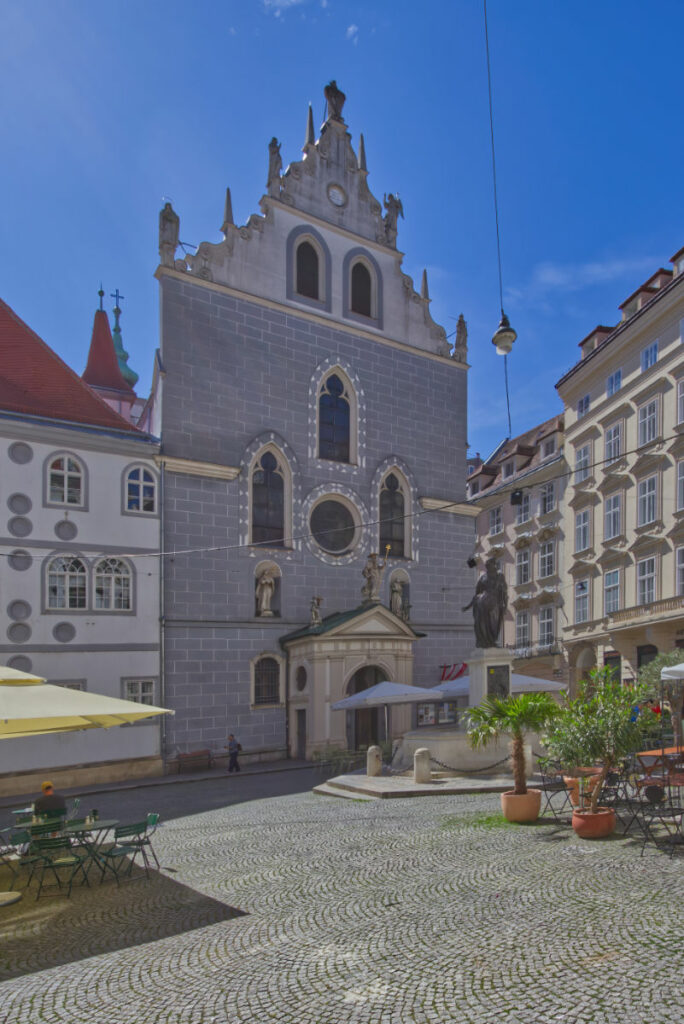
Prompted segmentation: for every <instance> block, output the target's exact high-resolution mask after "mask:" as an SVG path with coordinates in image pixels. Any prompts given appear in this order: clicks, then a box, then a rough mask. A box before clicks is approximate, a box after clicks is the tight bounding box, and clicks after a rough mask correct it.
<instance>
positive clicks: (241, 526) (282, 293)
mask: <svg viewBox="0 0 684 1024" xmlns="http://www.w3.org/2000/svg"><path fill="white" fill-rule="evenodd" d="M326 131H327V133H328V135H330V134H333V136H334V140H335V141H336V142H337V143H338V149H339V152H340V154H341V156H340V159H341V160H343V161H345V174H347V178H348V177H349V174H348V171H349V154H350V153H351V154H352V155H353V151H352V150H351V145H350V143H349V136H348V134H347V133H346V132H345V131H344V126H343V125H342V127H340V125H339V124H337V123H333V122H330V121H329V122H326V125H325V126H324V127H323V129H322V139H324V140H325V138H326ZM327 141H328V143H329V142H330V139H328V140H327ZM320 143H321V140H319V141H318V142H317V143H316V144H315V146H319V145H320ZM315 146H314V145H312V144H310V145H308V146H307V147H306V148H305V154H306V155H305V160H304V161H302V162H301V164H294V165H291V167H290V168H288V170H287V171H286V173H285V175H284V176H283V182H284V183H285V184H283V185H282V194H281V198H278V197H277V196H276V197H275V198H274V197H273V186H271V196H270V197H264V198H263V199H262V203H261V206H262V210H264V211H265V212H264V218H263V220H261V219H259V218H254V217H253V218H250V222H249V225H248V226H247V227H245V228H240V229H235V228H233V227H232V226H231V225H227V230H228V234H227V235H226V240H225V242H224V243H221V244H219V245H216V246H213V245H208V244H206V243H202V245H201V246H200V248H199V250H198V255H197V256H196V257H194V258H193V259H188V260H186V261H185V262H184V263H182V262H181V261H176V265H175V266H174V267H160V268H159V271H158V278H159V281H160V296H161V332H162V348H161V359H162V363H163V367H164V375H163V386H162V389H161V403H162V404H161V409H162V452H163V455H162V460H163V462H164V468H163V473H164V480H163V496H164V519H163V521H164V545H163V546H164V550H165V551H167V552H175V554H173V555H169V556H168V557H167V558H166V559H165V564H164V617H165V679H166V691H165V692H166V702H167V706H168V707H171V708H174V710H175V711H176V715H175V718H174V719H173V721H171V722H169V723H168V736H167V739H168V748H167V755H172V754H173V753H174V751H175V750H190V749H196V748H198V747H211V748H214V749H216V750H220V748H221V747H222V746H223V744H224V743H225V742H226V736H227V734H228V732H234V733H235V734H236V735H237V737H238V739H239V740H240V742H241V743H242V745H243V748H244V751H245V753H250V752H251V753H258V754H259V755H260V756H264V757H268V756H276V755H277V754H278V753H282V752H283V751H284V750H285V748H286V744H287V735H286V734H287V728H288V726H287V721H288V719H287V709H286V707H285V705H286V704H287V702H288V700H289V697H290V694H291V693H292V690H293V679H292V671H291V670H292V669H293V668H294V666H289V668H290V678H287V672H288V666H287V664H286V659H285V655H284V652H283V650H282V648H281V646H280V643H279V641H280V638H281V637H282V636H283V635H285V634H287V633H289V632H291V631H292V630H295V629H297V628H298V627H301V626H304V625H306V624H307V623H308V621H309V614H310V605H311V599H312V596H313V595H315V594H316V595H321V596H322V598H323V605H322V608H321V614H322V615H323V616H326V615H330V614H331V613H333V612H342V611H346V610H348V609H352V608H354V607H356V606H357V605H359V604H360V603H361V586H362V584H363V578H362V575H361V569H362V568H363V565H364V563H365V560H366V557H367V555H368V552H369V551H371V550H379V533H378V529H379V528H378V525H377V521H378V519H379V514H378V500H379V490H380V486H381V482H382V479H383V475H384V474H385V473H386V471H388V470H389V469H391V468H392V467H397V469H398V471H399V472H400V473H401V476H402V478H403V481H404V483H405V485H406V488H407V492H408V493H407V501H406V503H405V511H406V513H407V514H408V515H409V516H410V520H409V521H410V524H411V525H410V528H409V529H408V532H407V548H409V549H410V551H409V553H410V557H407V558H390V559H389V561H388V566H387V571H386V573H385V578H384V580H383V584H382V591H381V600H382V603H383V604H385V605H386V606H388V605H389V585H390V579H391V576H392V572H393V571H396V570H397V569H399V568H401V569H403V570H405V572H406V573H407V574H408V578H409V580H410V603H411V613H410V617H411V626H412V628H413V629H415V630H416V631H417V632H423V633H425V634H427V635H426V636H425V637H424V638H422V639H420V640H418V641H416V642H415V645H414V664H413V681H415V682H416V683H417V684H424V685H430V684H433V683H435V682H436V681H437V680H438V679H439V666H440V665H442V664H445V663H449V664H450V663H453V662H456V661H458V660H465V659H466V658H467V652H468V651H469V650H470V648H471V647H472V627H471V623H470V617H469V616H468V615H463V614H462V612H461V607H462V605H464V604H465V603H466V602H467V600H468V597H469V594H470V590H471V589H472V573H471V572H470V570H468V569H467V568H466V566H465V563H466V559H467V558H468V556H469V555H470V554H471V553H472V551H473V545H474V538H475V530H474V520H473V518H472V514H470V515H469V514H468V512H469V510H468V509H467V508H466V507H465V506H463V505H462V504H461V503H463V502H464V500H465V486H464V483H463V481H464V480H465V478H466V472H465V458H466V415H467V392H466V387H467V380H466V376H467V366H466V365H465V363H463V362H462V361H460V360H459V359H458V358H453V357H451V354H450V350H449V345H448V343H447V342H446V335H445V332H444V331H443V329H442V328H440V327H438V325H436V324H434V323H433V321H432V320H431V318H430V317H429V310H428V303H429V300H428V299H425V298H421V297H420V296H419V295H418V294H417V293H416V292H415V291H414V289H413V286H412V282H411V281H410V278H408V277H406V275H404V274H403V273H402V272H401V269H400V260H401V254H400V253H397V252H396V250H395V249H394V248H393V246H392V245H390V244H389V243H387V242H386V241H375V242H373V243H370V242H369V241H368V239H369V237H370V238H374V237H377V238H380V234H381V233H380V231H379V229H377V225H376V227H373V225H371V226H368V225H367V226H366V228H365V229H364V230H363V231H361V230H359V228H358V223H359V218H361V216H362V213H360V212H359V211H358V210H356V212H355V213H354V218H355V220H354V219H352V220H350V221H349V223H351V224H354V225H355V231H350V230H348V229H347V227H346V224H344V223H340V219H339V218H340V213H339V211H338V210H336V209H335V208H334V207H333V206H331V207H330V214H329V218H330V221H331V223H330V225H329V226H327V227H326V224H324V223H322V220H323V216H322V213H321V210H324V207H323V206H322V205H321V204H322V200H321V199H320V194H319V198H318V199H317V200H316V203H317V205H316V208H315V215H313V214H311V209H312V206H313V200H310V198H309V197H310V194H313V193H315V184H316V181H317V180H318V179H319V178H320V189H319V193H321V192H322V194H323V195H324V196H325V189H326V188H328V190H329V188H330V186H329V181H328V179H329V178H331V180H338V179H340V180H341V179H342V177H343V175H342V172H341V171H340V170H339V168H338V173H337V174H336V173H335V168H334V166H332V167H331V162H332V157H331V156H328V158H327V163H326V164H325V170H326V174H327V177H326V176H325V175H323V173H322V170H321V167H322V161H321V160H319V161H318V163H316V162H315V161H316V157H317V154H316V151H315ZM307 159H310V160H311V161H313V162H314V167H313V170H311V169H310V168H309V169H307V166H306V161H307ZM354 159H356V158H355V157H354ZM301 166H304V172H302V174H304V175H308V176H309V178H311V179H313V180H308V179H307V182H306V188H307V191H306V193H298V192H297V189H296V180H297V179H296V170H297V168H298V167H301ZM365 174H366V172H365V170H363V171H359V170H358V169H357V178H358V181H357V182H356V186H355V185H354V183H353V182H352V183H350V182H349V181H348V180H347V178H345V182H346V192H347V194H348V205H349V207H350V208H352V207H353V205H354V204H353V201H352V200H353V198H354V195H355V191H354V188H355V187H357V186H358V193H359V195H361V196H362V198H363V195H364V193H363V189H365V191H366V193H367V186H366V184H365ZM293 175H294V180H291V178H288V176H293ZM368 196H370V193H368ZM286 200H287V201H286ZM364 202H365V203H366V205H367V206H368V207H369V208H370V210H371V213H372V218H373V219H374V221H373V223H376V222H377V223H379V224H380V226H381V225H382V220H381V218H380V213H379V204H376V205H377V207H378V208H377V209H376V208H375V207H374V206H373V202H376V201H374V200H372V196H371V201H369V200H367V199H364ZM307 204H308V205H307ZM308 215H310V216H311V217H312V219H313V220H314V222H315V225H316V231H317V232H318V233H320V234H321V235H323V236H324V237H325V241H326V248H327V250H328V251H327V253H326V256H325V259H326V260H327V261H328V264H327V266H326V267H325V268H322V269H325V274H323V275H322V280H323V287H324V289H325V290H326V302H327V305H328V306H329V307H330V311H328V309H316V310H313V309H312V308H311V305H310V303H304V302H301V303H300V302H299V301H298V300H297V296H296V294H295V295H294V296H292V277H291V273H290V283H289V285H288V280H287V279H288V268H287V253H288V245H289V248H290V249H291V248H292V246H291V243H288V239H289V238H290V235H291V234H292V231H293V230H294V228H295V227H296V226H301V225H306V224H307V223H308V221H307V216H308ZM255 220H256V221H258V222H259V224H260V225H261V227H260V228H259V229H258V230H255V229H254V226H253V221H255ZM250 225H251V226H250ZM371 246H372V248H373V254H372V255H373V259H372V264H371V261H370V259H369V260H368V261H367V262H368V265H369V266H371V265H372V266H373V267H374V270H375V273H376V275H381V277H382V281H381V285H382V286H381V287H379V286H378V285H379V284H380V282H378V280H377V277H376V279H375V282H374V288H375V301H376V302H377V301H380V302H381V303H382V306H383V308H382V309H379V310H378V309H376V310H374V314H375V315H374V316H373V317H372V318H368V321H367V323H368V326H367V327H365V326H364V325H363V324H362V323H360V322H359V321H360V320H361V319H362V318H360V317H359V316H354V317H349V316H346V317H345V315H344V309H345V308H346V306H347V305H348V303H349V298H348V287H347V283H345V281H343V280H342V277H343V274H346V273H347V272H348V264H349V262H350V261H349V259H347V260H346V263H345V257H346V256H347V254H348V253H349V252H351V251H352V250H357V249H358V250H359V251H362V249H363V247H371ZM255 247H256V250H255ZM369 255H370V254H369ZM200 256H202V257H203V258H202V260H201V261H200V260H199V257H200ZM236 267H237V269H236ZM249 267H251V268H252V276H251V277H250V275H249V274H246V273H245V268H249ZM260 268H261V269H260ZM274 268H275V269H274ZM278 268H279V275H278V276H276V275H275V270H277V269H278ZM326 275H327V276H326ZM269 289H270V297H269V295H268V293H269ZM379 322H380V323H382V324H383V328H382V329H379V328H378V327H375V326H373V324H374V323H379ZM459 355H460V353H459ZM334 367H339V369H340V370H341V372H342V374H343V375H344V376H345V378H346V379H347V380H348V381H349V383H350V386H351V388H352V389H353V392H354V400H355V407H354V408H353V410H352V416H353V419H354V426H353V431H352V432H353V433H354V454H353V457H352V458H351V459H350V462H349V463H343V462H335V461H327V460H324V459H321V458H319V457H318V448H317V429H318V428H317V409H318V394H319V389H320V386H321V382H322V381H323V380H324V378H325V375H326V373H328V372H329V371H330V369H331V368H334ZM265 445H271V446H272V448H273V450H276V451H277V452H278V453H279V458H280V459H282V460H283V461H285V462H286V463H287V469H288V471H289V479H288V487H287V498H286V503H288V504H290V505H291V523H290V528H289V530H287V531H286V534H288V535H289V536H291V541H290V543H289V546H288V547H285V548H282V547H281V548H279V547H273V548H270V547H266V546H264V545H259V547H255V546H254V545H251V544H250V529H249V520H250V515H251V505H250V474H251V471H252V467H253V465H254V459H255V458H256V457H257V455H258V453H259V452H260V451H261V450H262V449H263V447H264V446H265ZM203 467H204V469H203ZM326 494H337V495H340V496H341V498H342V499H344V500H345V501H347V502H348V503H350V507H351V506H353V508H354V509H356V510H357V513H358V523H359V528H358V530H357V532H356V541H355V545H353V546H352V549H351V550H350V551H349V552H348V553H345V554H344V555H342V556H335V555H331V554H326V553H324V552H323V551H321V549H320V548H319V547H318V545H317V544H316V543H315V541H313V540H312V539H311V537H310V525H309V514H310V511H311V508H312V506H313V505H314V504H315V502H316V501H319V500H320V499H321V497H322V496H324V495H326ZM421 499H433V501H432V504H433V505H434V503H435V502H434V500H435V499H441V500H443V501H444V502H454V503H458V505H459V508H458V510H457V511H439V510H435V509H434V508H432V507H428V508H426V507H425V506H424V504H423V503H422V501H421ZM428 504H429V503H428ZM355 516H356V513H355ZM288 539H289V538H288ZM264 561H269V562H271V563H275V565H277V566H278V568H279V571H280V580H279V583H278V592H277V601H276V603H275V605H274V607H275V608H276V615H275V616H274V617H272V618H268V619H265V618H259V617H258V616H257V614H256V611H257V610H256V606H255V569H256V567H257V566H258V565H259V563H261V562H264ZM263 654H272V655H273V656H274V657H275V658H277V659H279V661H280V662H281V664H282V674H283V685H282V687H281V699H280V701H279V702H278V703H277V704H275V703H274V704H273V705H272V706H269V707H263V708H261V707H259V706H255V705H254V704H253V690H252V674H251V663H252V661H253V659H256V658H257V657H258V656H259V655H263ZM367 663H368V664H372V663H373V657H372V649H371V641H370V640H369V653H368V659H367ZM338 714H341V713H338ZM291 731H292V727H291V724H290V732H291ZM290 749H291V750H292V741H291V742H290Z"/></svg>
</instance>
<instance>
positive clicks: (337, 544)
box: [309, 498, 357, 555]
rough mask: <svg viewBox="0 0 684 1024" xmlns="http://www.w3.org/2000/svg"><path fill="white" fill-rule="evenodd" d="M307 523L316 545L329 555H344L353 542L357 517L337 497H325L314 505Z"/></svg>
mask: <svg viewBox="0 0 684 1024" xmlns="http://www.w3.org/2000/svg"><path fill="white" fill-rule="evenodd" d="M309 525H310V528H311V533H312V535H313V538H314V540H315V541H316V543H317V544H318V546H319V547H320V548H322V549H323V551H327V552H328V554H330V555H344V554H346V553H347V552H348V551H349V549H350V548H351V547H352V546H353V544H354V540H355V538H356V533H357V517H355V516H354V514H353V513H352V510H351V508H350V507H349V505H348V504H347V503H345V502H343V501H342V500H340V499H338V498H326V499H325V500H324V501H320V502H319V503H318V504H317V505H315V506H314V508H313V511H312V512H311V519H310V521H309Z"/></svg>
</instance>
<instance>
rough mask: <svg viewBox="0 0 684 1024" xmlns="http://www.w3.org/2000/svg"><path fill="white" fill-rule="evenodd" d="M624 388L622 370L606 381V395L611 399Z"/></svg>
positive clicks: (612, 374)
mask: <svg viewBox="0 0 684 1024" xmlns="http://www.w3.org/2000/svg"><path fill="white" fill-rule="evenodd" d="M621 387H622V370H616V371H615V373H611V375H610V376H609V377H608V379H607V381H606V395H607V396H608V398H610V396H611V395H615V394H617V392H618V391H619V390H620V388H621Z"/></svg>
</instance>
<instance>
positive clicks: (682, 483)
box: [677, 462, 684, 512]
mask: <svg viewBox="0 0 684 1024" xmlns="http://www.w3.org/2000/svg"><path fill="white" fill-rule="evenodd" d="M682 509H684V462H678V463H677V511H678V512H681V511H682Z"/></svg>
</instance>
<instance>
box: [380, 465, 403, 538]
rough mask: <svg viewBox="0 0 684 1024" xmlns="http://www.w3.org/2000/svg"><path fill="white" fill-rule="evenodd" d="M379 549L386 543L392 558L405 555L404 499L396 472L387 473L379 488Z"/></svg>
mask: <svg viewBox="0 0 684 1024" xmlns="http://www.w3.org/2000/svg"><path fill="white" fill-rule="evenodd" d="M379 518H380V550H381V551H384V550H385V548H386V547H387V545H389V548H390V551H389V553H390V555H391V556H392V557H394V558H404V557H405V556H406V543H405V536H406V519H405V501H404V492H403V490H402V487H401V484H400V482H399V478H398V477H397V475H396V473H388V474H387V476H386V477H385V479H384V480H383V482H382V488H381V490H380V517H379Z"/></svg>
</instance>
